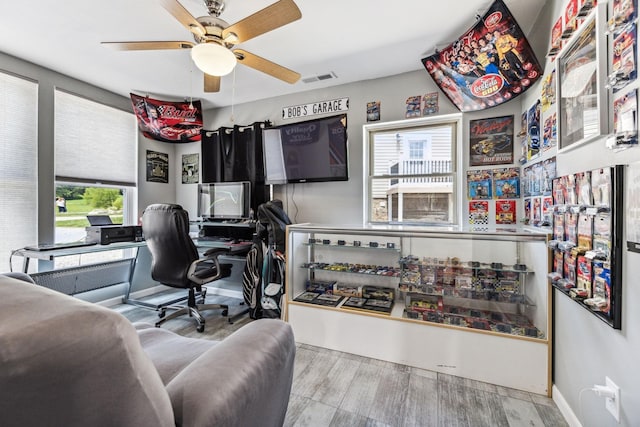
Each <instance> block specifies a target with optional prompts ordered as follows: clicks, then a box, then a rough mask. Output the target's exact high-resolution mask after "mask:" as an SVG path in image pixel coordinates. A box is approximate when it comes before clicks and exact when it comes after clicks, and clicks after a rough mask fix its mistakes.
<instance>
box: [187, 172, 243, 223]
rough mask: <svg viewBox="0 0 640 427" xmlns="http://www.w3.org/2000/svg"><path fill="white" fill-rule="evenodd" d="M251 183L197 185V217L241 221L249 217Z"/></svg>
mask: <svg viewBox="0 0 640 427" xmlns="http://www.w3.org/2000/svg"><path fill="white" fill-rule="evenodd" d="M250 210H251V183H250V182H249V181H240V182H212V183H205V184H198V216H199V217H201V218H202V219H203V220H242V219H248V218H249V217H250Z"/></svg>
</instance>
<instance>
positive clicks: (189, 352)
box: [134, 323, 218, 384]
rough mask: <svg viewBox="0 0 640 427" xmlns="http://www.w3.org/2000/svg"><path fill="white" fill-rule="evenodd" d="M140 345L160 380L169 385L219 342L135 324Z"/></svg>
mask: <svg viewBox="0 0 640 427" xmlns="http://www.w3.org/2000/svg"><path fill="white" fill-rule="evenodd" d="M134 326H135V327H136V329H137V330H138V337H139V338H140V344H142V347H143V348H144V351H145V352H146V353H147V355H148V356H149V357H150V358H151V360H152V361H153V364H154V365H155V367H156V369H157V370H158V373H159V374H160V378H162V382H163V383H164V384H168V383H169V381H171V380H172V379H173V377H175V376H176V375H177V374H178V373H179V372H180V371H182V370H183V369H184V368H185V367H186V366H188V365H189V364H190V363H191V362H193V361H194V360H195V359H197V358H198V357H199V356H200V355H201V354H202V353H204V352H205V351H207V350H209V349H210V348H212V347H213V346H214V345H216V344H217V343H218V341H209V340H203V339H198V338H187V337H183V336H180V335H177V334H175V333H173V332H170V331H167V330H165V329H160V328H155V327H153V326H152V325H148V324H146V325H140V324H137V323H136V324H134Z"/></svg>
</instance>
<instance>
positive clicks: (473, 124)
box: [469, 116, 514, 166]
mask: <svg viewBox="0 0 640 427" xmlns="http://www.w3.org/2000/svg"><path fill="white" fill-rule="evenodd" d="M513 122H514V118H513V116H504V117H494V118H490V119H478V120H470V121H469V144H470V147H469V156H470V157H469V166H484V165H501V164H511V163H513Z"/></svg>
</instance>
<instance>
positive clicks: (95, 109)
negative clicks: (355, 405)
mask: <svg viewBox="0 0 640 427" xmlns="http://www.w3.org/2000/svg"><path fill="white" fill-rule="evenodd" d="M137 153H138V148H137V130H136V122H135V116H134V115H133V114H132V113H131V112H126V111H122V110H119V109H116V108H113V107H109V106H107V105H103V104H100V103H97V102H94V101H91V100H88V99H85V98H82V97H79V96H76V95H72V94H70V93H67V92H63V91H61V90H57V91H56V93H55V175H56V194H55V197H56V206H55V215H56V233H55V238H56V242H73V241H77V240H81V239H83V238H84V236H85V235H86V231H85V227H86V226H88V225H89V223H88V221H87V218H86V216H87V215H88V214H106V215H109V216H110V217H111V219H112V221H113V222H114V223H118V224H136V223H137V221H136V219H135V212H136V211H137V206H135V201H136V181H137V166H136V165H137ZM60 205H63V206H60ZM96 256H97V257H98V258H100V259H95V257H96ZM114 256H117V257H122V256H123V254H121V253H119V251H108V252H103V253H97V254H92V255H91V257H92V258H91V260H89V259H79V258H78V257H68V258H69V259H65V258H67V257H64V258H59V259H56V267H62V266H69V265H70V264H71V265H73V264H78V263H81V264H83V263H89V262H98V261H104V260H106V259H102V258H104V257H108V259H113V257H114ZM84 257H85V258H88V256H86V255H85V256H84ZM72 258H73V259H72ZM75 258H78V259H75Z"/></svg>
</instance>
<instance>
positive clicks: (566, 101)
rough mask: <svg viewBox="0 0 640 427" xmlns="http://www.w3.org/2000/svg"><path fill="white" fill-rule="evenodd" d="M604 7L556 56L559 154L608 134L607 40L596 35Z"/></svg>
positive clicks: (603, 20) (603, 18)
mask: <svg viewBox="0 0 640 427" xmlns="http://www.w3.org/2000/svg"><path fill="white" fill-rule="evenodd" d="M606 6H607V4H606V3H605V4H598V5H597V7H595V8H594V9H593V11H592V12H591V13H590V14H589V16H588V17H586V18H585V20H584V21H583V22H582V24H581V25H580V27H579V28H578V29H577V31H575V32H574V34H573V36H572V37H571V38H570V39H569V40H568V42H567V44H566V45H565V47H564V48H563V50H562V52H561V53H560V54H559V55H558V59H557V61H558V68H557V70H558V79H557V91H556V92H557V99H558V102H559V105H558V116H559V117H558V129H559V132H558V135H559V141H558V149H559V151H563V150H566V149H568V148H575V147H577V146H580V145H582V144H584V143H587V142H590V141H593V140H595V139H596V138H598V137H600V136H602V135H605V134H607V133H608V124H609V115H610V113H609V102H608V91H607V90H606V88H605V86H604V83H605V80H606V72H607V71H606V70H607V40H606V37H601V36H600V35H601V34H603V33H604V31H605V26H606V23H607V22H606Z"/></svg>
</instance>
